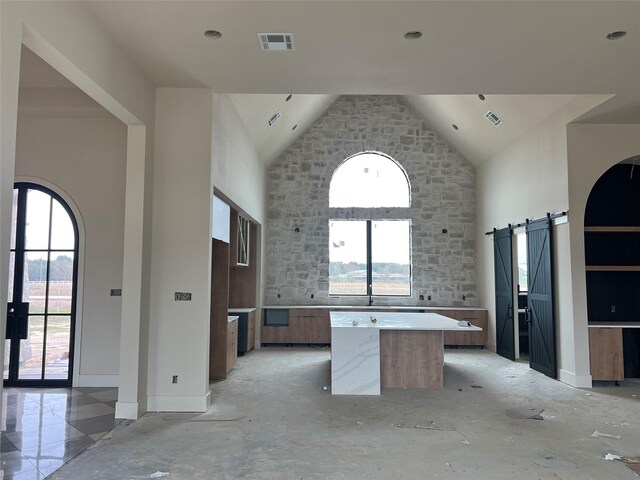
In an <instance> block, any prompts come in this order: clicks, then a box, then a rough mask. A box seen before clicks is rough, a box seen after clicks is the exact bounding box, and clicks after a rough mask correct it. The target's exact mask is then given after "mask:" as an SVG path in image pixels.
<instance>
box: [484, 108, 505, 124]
mask: <svg viewBox="0 0 640 480" xmlns="http://www.w3.org/2000/svg"><path fill="white" fill-rule="evenodd" d="M484 118H486V119H487V120H489V121H490V122H491V123H492V124H493V126H494V127H499V126H500V125H502V119H501V118H500V117H499V116H498V115H496V114H495V113H493V112H492V111H491V110H489V111H488V112H487V113H485V114H484Z"/></svg>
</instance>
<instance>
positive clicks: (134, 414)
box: [116, 402, 144, 420]
mask: <svg viewBox="0 0 640 480" xmlns="http://www.w3.org/2000/svg"><path fill="white" fill-rule="evenodd" d="M141 413H144V412H140V410H139V404H138V402H116V418H125V419H127V420H137V419H138V418H140V416H141Z"/></svg>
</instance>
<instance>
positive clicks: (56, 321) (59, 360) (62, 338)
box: [44, 315, 71, 379]
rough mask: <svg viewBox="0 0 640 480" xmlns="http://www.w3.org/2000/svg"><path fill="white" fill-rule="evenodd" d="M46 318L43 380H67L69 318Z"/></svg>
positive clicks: (69, 335) (69, 339)
mask: <svg viewBox="0 0 640 480" xmlns="http://www.w3.org/2000/svg"><path fill="white" fill-rule="evenodd" d="M47 318H48V320H47V355H46V364H45V367H44V378H45V379H51V378H67V377H68V375H69V372H68V371H69V345H70V343H71V317H70V316H69V315H60V316H49V317H47Z"/></svg>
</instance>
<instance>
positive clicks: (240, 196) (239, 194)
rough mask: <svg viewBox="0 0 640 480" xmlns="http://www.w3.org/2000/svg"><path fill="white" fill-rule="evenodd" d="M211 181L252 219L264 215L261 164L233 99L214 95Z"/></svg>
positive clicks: (263, 173)
mask: <svg viewBox="0 0 640 480" xmlns="http://www.w3.org/2000/svg"><path fill="white" fill-rule="evenodd" d="M212 160H213V184H214V185H215V187H216V188H217V189H219V190H220V191H221V192H222V193H224V195H225V196H226V197H228V198H229V199H230V200H231V201H232V202H233V203H234V204H235V205H236V206H238V207H239V208H241V209H242V210H244V211H245V212H246V213H247V214H249V216H251V217H252V218H253V219H254V220H255V221H256V222H258V223H260V224H264V218H265V166H264V164H263V163H262V162H261V161H260V159H259V158H258V154H257V153H256V150H255V148H254V146H253V143H252V142H251V139H250V138H249V134H248V133H247V131H246V129H245V127H244V124H243V123H242V120H241V119H240V116H239V115H238V112H237V111H236V109H235V107H234V106H233V102H232V101H231V99H230V98H229V95H226V94H217V95H216V96H215V102H214V107H213V150H212Z"/></svg>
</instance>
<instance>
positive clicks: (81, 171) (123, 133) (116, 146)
mask: <svg viewBox="0 0 640 480" xmlns="http://www.w3.org/2000/svg"><path fill="white" fill-rule="evenodd" d="M126 140H127V128H126V126H125V125H124V124H123V123H122V122H120V121H119V120H117V119H116V118H114V117H112V116H109V117H106V116H103V117H102V118H86V117H85V118H47V117H33V116H26V117H25V116H21V117H20V118H19V121H18V136H17V150H16V170H15V173H16V178H17V179H18V180H20V179H21V177H29V178H33V177H35V178H39V179H44V180H46V181H48V182H51V183H53V184H54V185H56V186H57V187H58V188H59V190H61V191H63V192H64V193H66V195H67V196H68V197H70V198H71V199H72V200H73V202H74V204H75V205H76V206H77V207H78V209H79V212H80V215H81V216H82V218H81V219H80V220H81V221H82V224H83V225H84V229H85V230H84V249H83V251H80V256H81V257H82V259H83V262H82V265H84V271H83V272H80V273H81V278H83V279H84V282H83V285H82V286H81V288H82V303H81V304H78V305H77V312H78V315H77V321H78V322H81V325H80V328H78V329H77V332H79V334H80V338H79V340H80V342H79V347H80V350H76V353H75V354H76V355H77V356H78V355H79V362H78V365H79V372H76V373H78V374H79V378H77V380H78V382H76V383H75V384H76V385H77V386H117V378H118V366H119V351H120V310H121V301H120V300H121V297H111V296H110V289H111V288H122V254H123V236H124V184H125V168H126V153H127V150H126V146H127V141H126ZM34 180H35V179H34ZM35 181H36V182H37V180H35Z"/></svg>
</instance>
